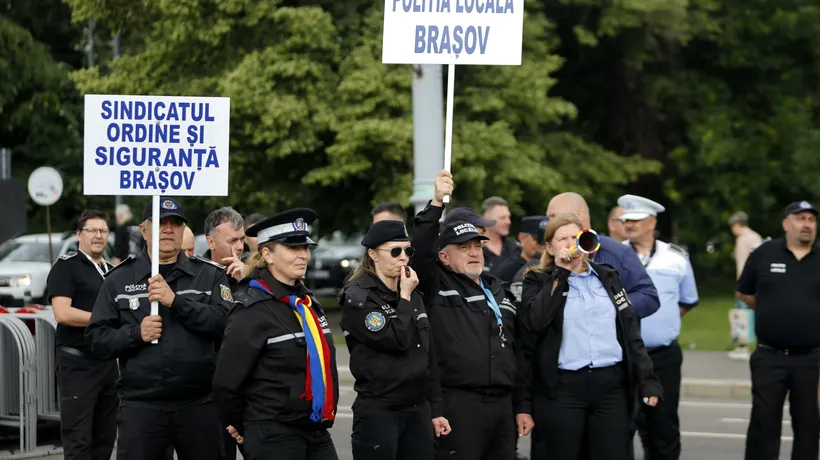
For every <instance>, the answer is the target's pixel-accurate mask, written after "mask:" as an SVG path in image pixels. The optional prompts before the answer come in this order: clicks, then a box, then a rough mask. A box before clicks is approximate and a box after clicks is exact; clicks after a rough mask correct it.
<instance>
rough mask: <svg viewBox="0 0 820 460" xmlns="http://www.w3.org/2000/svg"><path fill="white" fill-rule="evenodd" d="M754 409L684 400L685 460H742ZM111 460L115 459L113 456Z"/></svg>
mask: <svg viewBox="0 0 820 460" xmlns="http://www.w3.org/2000/svg"><path fill="white" fill-rule="evenodd" d="M340 393H341V399H340V404H339V408H340V409H339V414H338V418H337V421H336V424H335V426H334V428H333V430H332V434H333V440H334V442H335V443H336V450H337V451H338V453H339V459H340V460H353V456H352V455H351V453H350V431H351V426H352V423H353V413H352V412H351V411H350V405H351V404H352V402H353V399H354V397H355V393H354V392H353V389H352V388H351V387H350V386H345V387H342V389H341V392H340ZM750 409H751V405H750V404H749V403H744V402H737V401H721V400H714V399H706V400H685V401H682V402H681V407H680V416H681V430H682V432H681V435H682V443H683V454H682V456H681V458H682V459H684V460H688V459H691V460H700V459H709V460H737V459H739V458H743V452H744V443H745V439H746V428H747V426H748V423H749V422H748V418H749V413H750ZM789 420H790V419H789V415H788V406H787V408H786V410H784V414H783V421H784V422H783V433H782V436H783V437H782V442H781V449H780V450H781V452H780V457H779V458H780V459H781V460H788V459H789V458H790V454H791V446H792V442H791V441H792V438H791V436H792V432H791V426H790V422H789ZM520 448H521V451H522V453H524V454H529V439H526V438H525V439H523V440H522V442H521V443H520ZM635 450H636V460H643V454H642V451H641V448H640V446H639V443H638V442H637V441H636V449H635ZM44 458H47V459H49V460H52V459H53V460H57V459H62V456H61V455H52V456H49V457H44ZM112 460H115V457H113V456H112Z"/></svg>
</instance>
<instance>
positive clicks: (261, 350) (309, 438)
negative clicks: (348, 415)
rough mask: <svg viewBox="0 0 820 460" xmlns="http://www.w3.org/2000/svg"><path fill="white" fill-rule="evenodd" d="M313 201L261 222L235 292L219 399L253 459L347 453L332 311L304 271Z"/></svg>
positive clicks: (315, 458)
mask: <svg viewBox="0 0 820 460" xmlns="http://www.w3.org/2000/svg"><path fill="white" fill-rule="evenodd" d="M315 219H316V213H315V212H314V211H313V210H311V209H292V210H289V211H285V212H283V213H280V214H278V215H276V216H274V217H271V218H268V219H265V220H263V221H261V222H258V223H257V224H255V225H253V226H251V227H250V228H248V230H247V231H246V235H247V236H251V237H256V238H257V239H258V245H259V250H258V252H257V253H256V254H254V255H253V256H252V258H251V259H250V260H249V261H248V264H247V265H248V274H247V276H246V277H245V279H244V280H243V281H242V284H240V286H239V288H238V289H237V290H236V292H235V293H234V302H235V306H234V308H233V310H232V312H231V315H230V317H229V319H228V324H227V327H226V329H225V338H224V340H223V342H222V349H221V351H220V353H219V358H218V361H217V366H216V372H215V373H214V400H215V402H216V405H217V408H218V409H219V411H220V414H221V416H222V420H225V421H226V424H227V425H228V426H227V427H226V429H227V430H228V431H229V432H230V433H231V435H232V436H233V437H234V439H236V441H237V443H240V444H243V445H244V448H245V458H246V459H248V460H268V459H276V460H337V459H338V457H337V455H336V449H335V447H334V445H333V441H332V440H331V438H330V433H329V432H328V429H329V428H330V427H332V426H333V422H334V419H335V417H336V407H337V401H338V394H339V384H338V374H337V371H336V349H335V348H334V346H333V337H332V336H331V334H330V328H329V327H328V323H327V318H326V317H325V313H324V310H323V309H322V307H321V305H319V303H318V302H317V300H316V299H315V298H314V297H313V294H312V293H311V292H310V291H309V290H308V289H307V288H306V287H305V285H304V284H303V283H302V281H301V279H302V277H303V276H304V275H305V270H306V269H307V263H308V261H309V260H310V247H311V246H315V245H316V243H315V242H314V241H313V240H312V239H310V236H309V233H308V228H307V226H308V225H309V224H311V223H312V222H313V221H314V220H315Z"/></svg>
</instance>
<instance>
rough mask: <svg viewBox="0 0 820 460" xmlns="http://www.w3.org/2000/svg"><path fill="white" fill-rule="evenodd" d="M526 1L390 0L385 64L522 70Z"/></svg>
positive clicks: (384, 39)
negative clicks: (514, 68) (514, 67)
mask: <svg viewBox="0 0 820 460" xmlns="http://www.w3.org/2000/svg"><path fill="white" fill-rule="evenodd" d="M523 32H524V0H385V2H384V36H383V37H382V63H384V64H472V65H521V41H522V36H523Z"/></svg>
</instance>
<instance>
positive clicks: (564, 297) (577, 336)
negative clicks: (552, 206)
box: [515, 214, 662, 460]
mask: <svg viewBox="0 0 820 460" xmlns="http://www.w3.org/2000/svg"><path fill="white" fill-rule="evenodd" d="M581 229H582V227H581V222H580V221H579V220H578V217H577V216H576V215H574V214H559V215H557V216H556V217H555V218H553V219H552V220H550V223H549V224H548V225H547V229H546V232H545V243H544V246H545V249H546V251H544V254H543V256H542V258H541V263H540V264H539V265H538V266H537V267H535V268H533V269H532V270H531V271H529V272H528V273H527V275H526V276H525V278H524V284H523V293H522V302H521V305H522V308H521V311H519V320H520V326H521V331H520V334H521V337H520V339H518V340H519V343H518V345H519V363H518V383H517V389H516V395H515V398H516V408H517V413H518V415H517V417H516V418H517V422H518V427H519V433H520V434H523V435H526V434H528V433H529V431H530V430H531V429H532V428H533V426H536V427H538V435H537V436H536V437H535V439H534V440H533V447H532V458H533V460H539V459H543V458H546V457H547V454H549V458H550V460H576V459H578V458H579V457H580V455H581V453H582V452H587V451H588V452H589V458H593V459H599V458H601V459H603V458H606V459H608V460H626V459H627V458H628V451H629V449H628V446H629V442H630V439H631V436H630V427H631V424H632V421H633V419H634V415H635V413H636V412H637V410H638V407H639V405H638V404H639V400H642V401H643V403H645V404H648V405H651V406H654V405H655V404H657V402H658V398H659V397H660V396H661V395H662V388H661V385H660V383H659V381H658V379H657V378H656V377H655V375H654V374H653V372H652V361H651V360H650V359H649V357H648V355H647V353H646V349H645V348H644V345H643V341H642V340H641V335H640V331H639V327H638V321H639V320H638V319H637V318H636V317H635V315H634V313H633V312H632V308H630V303H629V299H628V297H627V295H626V291H625V290H624V289H623V287H622V286H621V283H620V281H619V279H618V272H617V271H616V270H615V269H613V268H612V267H611V266H609V265H599V264H595V263H592V262H590V261H589V260H587V256H586V255H585V254H582V255H581V257H577V258H573V257H572V255H571V253H572V251H571V246H572V245H573V244H574V243H575V237H576V235H577V234H578V233H579V232H580V231H581ZM584 442H587V443H588V446H584V445H583V443H584Z"/></svg>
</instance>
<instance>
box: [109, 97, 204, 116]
mask: <svg viewBox="0 0 820 460" xmlns="http://www.w3.org/2000/svg"><path fill="white" fill-rule="evenodd" d="M100 117H101V118H102V119H103V120H126V121H128V120H136V121H142V120H144V121H165V120H172V121H214V120H215V118H214V116H213V115H211V104H210V103H208V102H195V103H192V102H171V103H170V104H168V105H166V104H165V102H157V103H154V102H143V101H109V100H104V101H102V106H101V110H100Z"/></svg>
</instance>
